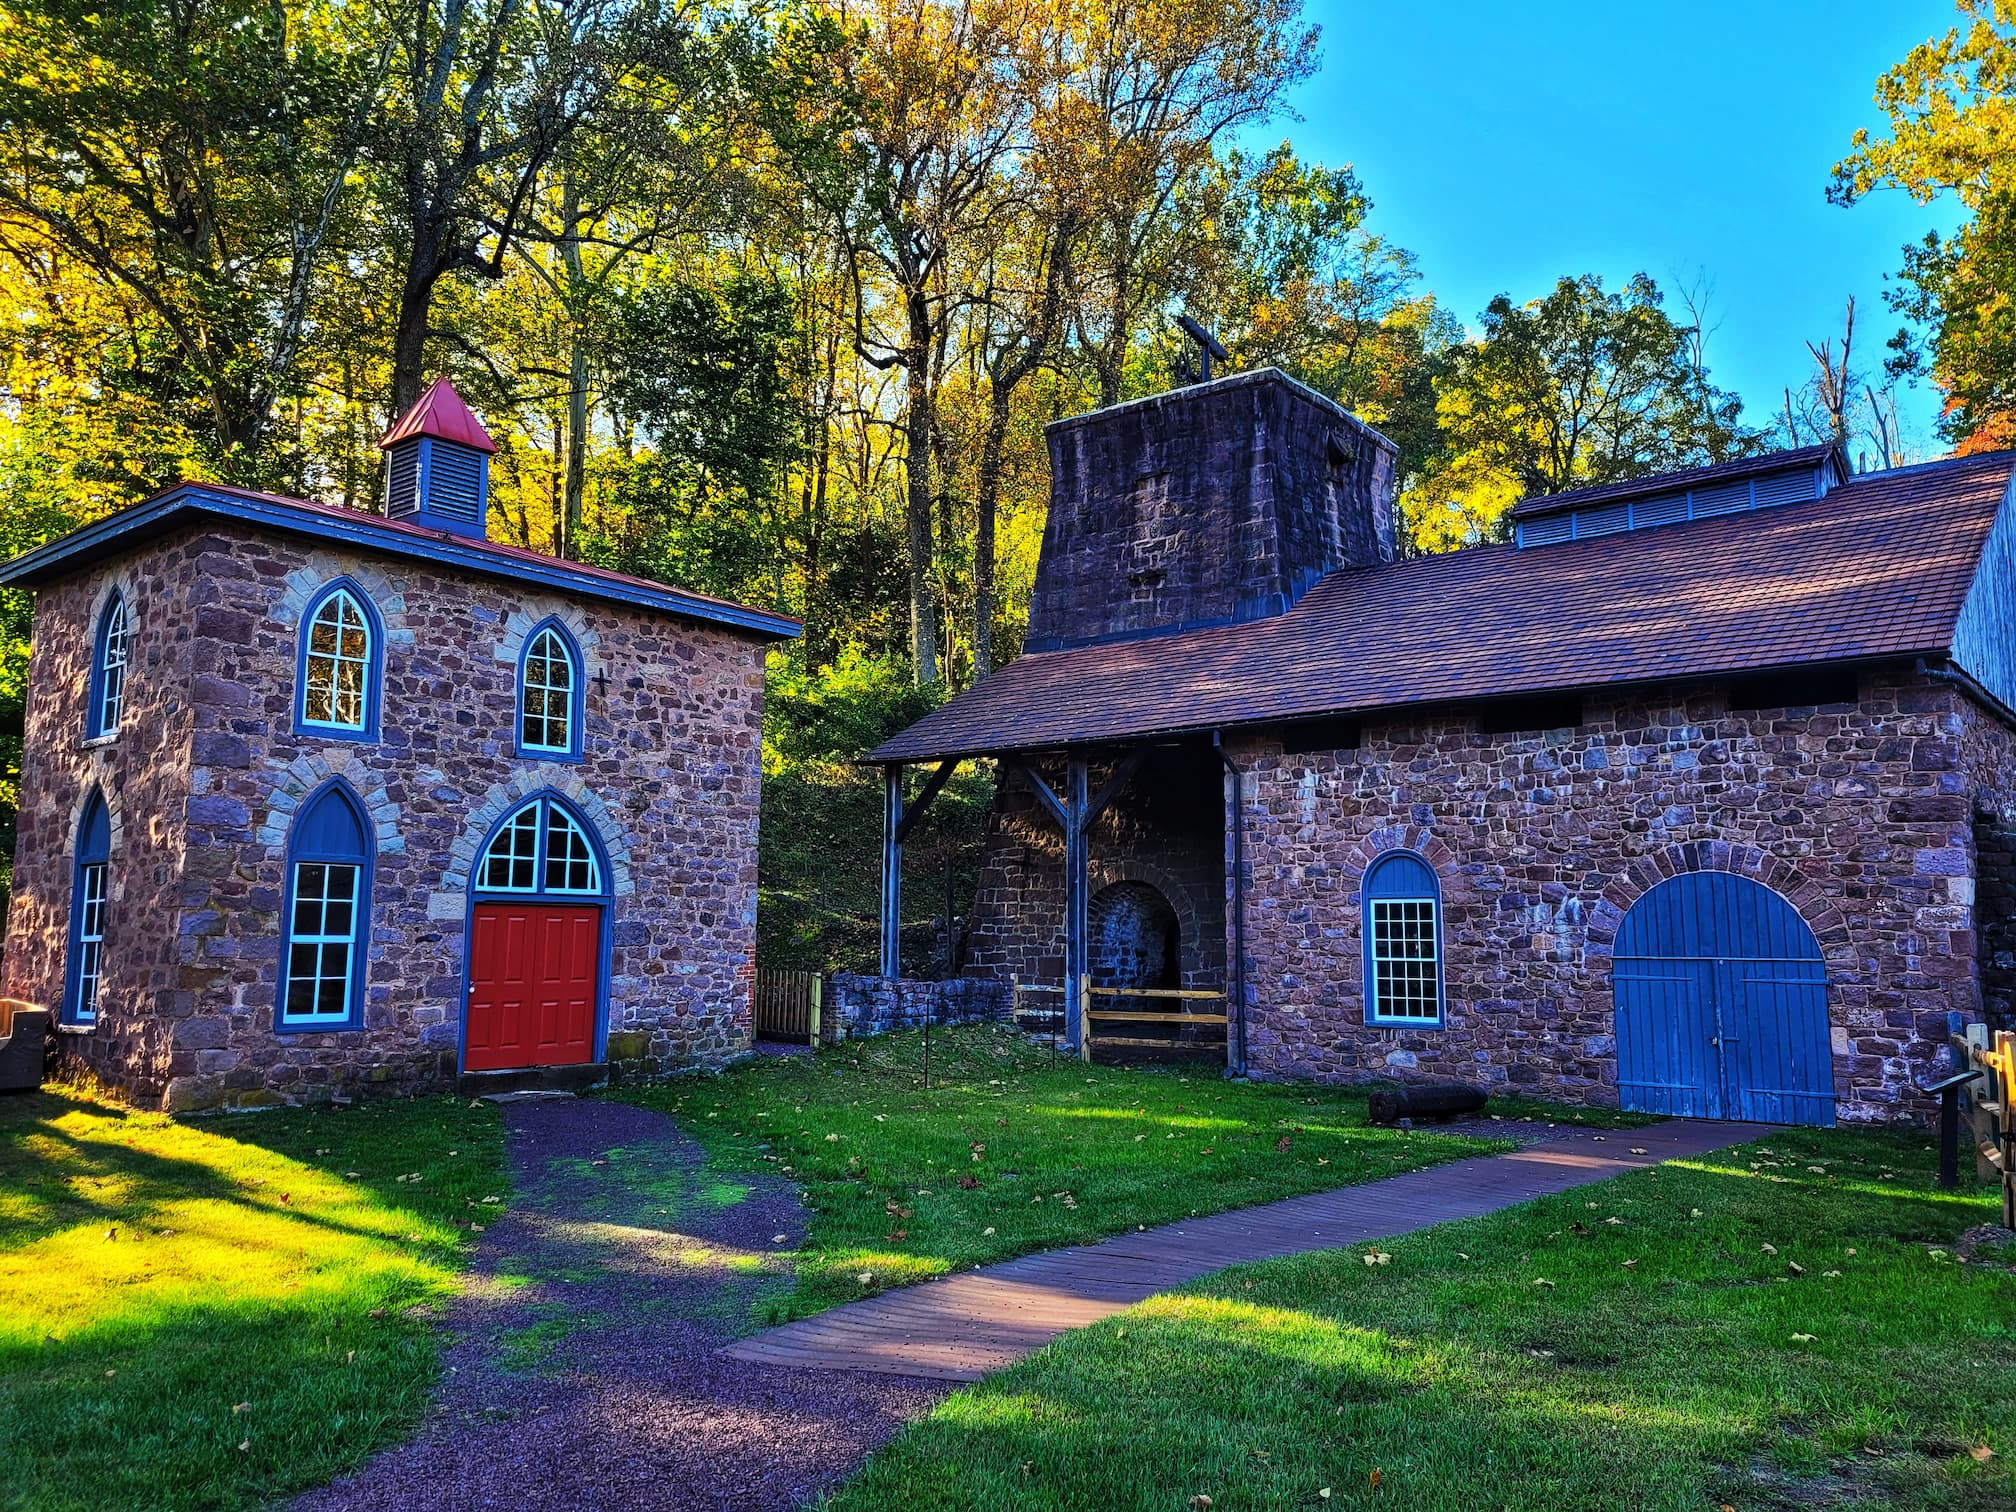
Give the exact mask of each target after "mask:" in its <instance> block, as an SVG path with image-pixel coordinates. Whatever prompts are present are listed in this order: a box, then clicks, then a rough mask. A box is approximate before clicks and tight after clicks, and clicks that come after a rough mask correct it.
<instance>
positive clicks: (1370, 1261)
mask: <svg viewBox="0 0 2016 1512" xmlns="http://www.w3.org/2000/svg"><path fill="white" fill-rule="evenodd" d="M1359 1258H1360V1259H1361V1260H1363V1261H1364V1262H1365V1263H1366V1264H1367V1265H1391V1264H1392V1263H1393V1257H1392V1256H1391V1255H1389V1254H1387V1253H1386V1251H1384V1250H1382V1249H1371V1250H1367V1251H1366V1252H1365V1253H1364V1254H1363V1255H1361V1256H1359Z"/></svg>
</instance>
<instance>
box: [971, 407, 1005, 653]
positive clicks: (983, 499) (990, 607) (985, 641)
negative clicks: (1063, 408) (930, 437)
mask: <svg viewBox="0 0 2016 1512" xmlns="http://www.w3.org/2000/svg"><path fill="white" fill-rule="evenodd" d="M1011 393H1012V390H1004V389H1003V387H1002V386H1001V382H1000V380H999V379H998V378H997V379H996V380H995V386H994V390H993V394H992V402H991V404H990V405H989V408H988V414H987V435H986V438H985V439H984V440H983V441H982V442H981V446H980V470H979V477H978V478H977V479H976V480H975V482H974V488H973V502H974V507H975V509H976V511H977V513H978V515H979V519H978V522H977V524H976V533H975V535H974V539H973V680H974V681H975V682H978V681H979V680H980V679H981V678H983V677H985V676H986V675H987V674H988V673H990V672H992V671H993V670H994V538H995V529H996V527H995V519H996V515H997V514H998V512H999V508H1000V499H1001V454H1002V452H1003V451H1004V450H1005V449H1006V446H1007V440H1008V400H1009V397H1010V394H1011Z"/></svg>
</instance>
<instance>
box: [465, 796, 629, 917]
mask: <svg viewBox="0 0 2016 1512" xmlns="http://www.w3.org/2000/svg"><path fill="white" fill-rule="evenodd" d="M528 819H529V821H530V822H529V823H527V822H525V821H527V820H528ZM556 828H557V829H558V830H559V831H560V832H561V833H562V834H564V835H566V836H568V837H570V840H569V843H568V844H567V846H566V854H565V855H562V856H556V855H555V854H554V852H553V836H554V831H555V829H556ZM528 838H529V840H530V841H531V848H530V850H529V851H528V850H526V849H525V847H524V844H523V842H524V841H525V840H527V839H528ZM507 842H508V844H507ZM500 846H502V847H504V848H503V849H500V848H499V847H500ZM492 861H499V862H502V863H504V865H505V867H506V870H507V876H515V875H516V874H517V873H518V869H519V867H520V865H521V863H524V862H527V861H529V862H530V867H529V870H530V875H531V882H530V883H529V884H526V885H522V886H521V885H518V884H517V883H516V882H513V881H507V882H504V883H499V882H496V881H494V880H493V877H494V873H493V872H492V871H491V869H490V868H491V863H492ZM556 863H557V864H558V865H559V866H560V867H561V868H562V871H561V877H562V880H563V884H564V883H569V882H571V881H572V878H573V876H574V875H575V874H576V870H577V868H580V867H582V866H583V865H585V866H586V867H587V873H588V885H587V886H585V887H576V886H571V885H561V886H557V887H556V886H554V885H553V867H554V865H555V864H556ZM473 886H474V888H475V890H476V891H477V892H479V893H511V894H515V895H519V896H524V897H530V896H533V895H535V894H550V895H552V896H555V897H571V898H599V897H601V896H602V895H603V884H602V858H601V857H600V856H599V855H597V854H596V851H595V842H594V840H593V839H592V838H591V837H590V836H589V834H588V827H587V826H586V825H584V824H582V823H581V822H580V821H579V820H577V819H576V818H575V817H574V815H573V814H572V813H570V812H568V810H566V809H565V808H562V807H560V806H559V805H557V804H555V803H553V802H552V801H551V800H549V799H545V798H534V799H533V800H532V801H531V802H529V803H525V804H521V805H520V806H519V807H518V808H516V809H514V810H513V811H512V813H511V816H510V817H509V818H508V819H506V820H505V821H504V822H503V823H502V824H501V825H499V826H498V827H497V832H496V833H495V834H494V835H492V836H491V837H490V843H489V844H488V845H486V846H485V847H484V848H483V854H482V855H481V856H479V857H478V858H477V861H476V871H475V880H474V883H473Z"/></svg>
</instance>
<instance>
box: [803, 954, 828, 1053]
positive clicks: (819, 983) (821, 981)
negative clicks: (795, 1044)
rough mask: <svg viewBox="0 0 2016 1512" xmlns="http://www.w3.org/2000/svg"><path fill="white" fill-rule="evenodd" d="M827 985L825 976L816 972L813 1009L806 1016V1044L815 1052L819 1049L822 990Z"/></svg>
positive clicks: (813, 980)
mask: <svg viewBox="0 0 2016 1512" xmlns="http://www.w3.org/2000/svg"><path fill="white" fill-rule="evenodd" d="M825 985H826V978H825V976H824V975H823V974H820V973H816V972H815V973H814V974H813V977H812V1008H811V1011H810V1012H809V1013H807V1015H806V1018H807V1020H808V1026H807V1028H806V1031H805V1043H806V1044H808V1045H810V1046H811V1047H812V1048H813V1049H814V1050H817V1049H818V1048H819V999H820V997H821V996H822V993H821V989H822V988H824V987H825Z"/></svg>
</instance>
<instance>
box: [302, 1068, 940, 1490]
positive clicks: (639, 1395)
mask: <svg viewBox="0 0 2016 1512" xmlns="http://www.w3.org/2000/svg"><path fill="white" fill-rule="evenodd" d="M504 1126H505V1133H506V1139H507V1150H508V1155H509V1159H510V1165H511V1175H512V1181H513V1184H514V1186H515V1187H516V1189H517V1196H516V1197H515V1198H514V1199H513V1205H512V1207H511V1209H510V1210H509V1211H508V1212H507V1213H506V1214H505V1215H504V1216H503V1217H501V1218H500V1219H499V1220H498V1221H497V1222H496V1223H494V1224H493V1225H491V1226H490V1228H489V1231H488V1232H487V1233H485V1234H484V1236H483V1238H482V1240H481V1241H480V1243H479V1245H478V1248H477V1252H476V1256H475V1259H474V1263H473V1265H472V1267H471V1276H470V1282H469V1286H468V1288H467V1290H466V1292H465V1294H464V1295H463V1296H462V1297H461V1298H460V1299H459V1300H458V1301H457V1302H456V1304H455V1305H454V1307H453V1309H452V1310H451V1315H450V1323H451V1326H452V1327H453V1329H454V1332H455V1342H454V1343H453V1344H452V1345H451V1346H450V1348H449V1350H448V1353H447V1359H446V1364H447V1375H446V1377H445V1380H444V1384H443V1386H442V1389H441V1393H440V1397H439V1399H438V1401H437V1404H436V1408H435V1412H434V1415H433V1416H432V1417H431V1418H430V1419H429V1420H428V1422H427V1424H426V1425H425V1426H424V1427H423V1429H422V1430H421V1432H420V1434H419V1435H418V1437H417V1438H415V1439H414V1440H413V1441H412V1442H410V1443H408V1444H405V1445H402V1446H401V1447H399V1448H396V1449H392V1450H388V1451H387V1452H386V1453H384V1454H382V1455H380V1456H378V1458H376V1459H375V1460H373V1461H372V1462H371V1463H370V1464H368V1465H367V1466H365V1467H364V1469H363V1470H361V1471H359V1472H358V1473H357V1474H356V1475H354V1476H351V1477H349V1478H347V1479H345V1480H340V1481H337V1482H336V1483H334V1484H333V1485H330V1486H327V1487H324V1488H323V1489H322V1490H320V1491H316V1492H313V1493H311V1494H310V1495H308V1496H307V1497H304V1498H303V1499H302V1500H301V1501H299V1502H298V1503H296V1506H297V1508H301V1509H320V1508H346V1509H347V1508H394V1507H397V1508H408V1507H410V1508H427V1509H430V1512H436V1509H440V1512H447V1509H456V1508H476V1507H510V1508H521V1507H539V1508H574V1507H579V1508H608V1507H622V1508H626V1509H640V1512H641V1509H647V1508H677V1509H682V1512H684V1509H703V1508H734V1509H736V1512H762V1509H767V1508H788V1507H797V1506H800V1505H802V1504H803V1503H804V1502H806V1501H808V1500H810V1499H811V1498H812V1497H814V1496H816V1495H818V1494H819V1493H820V1492H822V1491H824V1490H825V1489H827V1488H829V1487H831V1486H833V1485H835V1484H837V1483H838V1482H839V1481H840V1480H841V1479H843V1478H844V1477H845V1476H846V1475H847V1474H848V1472H849V1471H851V1470H852V1469H853V1468H854V1466H855V1465H856V1464H858V1463H859V1462H860V1460H861V1458H862V1457H863V1456H864V1455H866V1454H867V1453H868V1451H869V1450H871V1449H873V1448H875V1447H876V1446H877V1445H879V1444H880V1443H882V1442H883V1441H884V1440H885V1439H887V1438H888V1437H889V1436H890V1435H892V1434H893V1433H895V1432H896V1430H897V1429H898V1428H900V1427H901V1426H902V1425H903V1424H904V1423H905V1422H906V1421H908V1420H910V1419H911V1418H914V1417H917V1416H919V1415H921V1414H922V1413H924V1412H926V1411H928V1410H929V1409H930V1407H931V1406H932V1405H933V1404H934V1403H936V1402H937V1401H938V1400H939V1399H940V1398H941V1397H942V1396H943V1395H944V1394H945V1392H946V1391H947V1390H948V1389H949V1384H950V1383H947V1382H939V1381H922V1380H914V1379H911V1378H908V1377H903V1376H887V1375H866V1374H861V1373H857V1372H850V1371H837V1372H835V1371H805V1370H798V1369H789V1368H783V1369H780V1368H776V1367H772V1366H763V1365H752V1364H748V1363H745V1362H742V1361H736V1360H730V1359H727V1358H724V1357H723V1356H721V1355H719V1354H717V1353H716V1351H717V1350H718V1349H719V1348H720V1347H721V1346H722V1345H723V1344H724V1343H727V1342H728V1341H730V1340H731V1339H734V1338H737V1337H739V1336H741V1335H743V1334H747V1333H750V1332H753V1331H754V1327H753V1325H752V1324H751V1322H750V1321H749V1307H750V1303H751V1301H752V1299H753V1298H754V1297H755V1296H756V1294H757V1292H758V1290H759V1289H760V1288H762V1287H764V1286H766V1285H777V1284H780V1282H781V1280H782V1277H783V1269H782V1262H781V1261H779V1260H777V1259H776V1258H774V1256H775V1252H776V1251H779V1250H784V1249H790V1248H792V1247H794V1246H795V1245H797V1244H798V1242H799V1241H800V1239H801V1237H802V1236H803V1234H804V1214H803V1211H802V1209H801V1208H800V1206H799V1204H798V1200H797V1195H796V1192H795V1190H794V1189H793V1188H792V1187H791V1186H789V1185H788V1184H787V1183H785V1182H783V1181H780V1180H775V1179H758V1180H756V1181H754V1182H752V1183H751V1184H749V1185H747V1186H746V1187H745V1186H743V1185H740V1184H737V1185H733V1186H730V1185H726V1184H721V1183H716V1182H712V1181H711V1180H710V1178H708V1177H707V1175H706V1174H705V1169H704V1163H703V1161H702V1157H701V1152H700V1148H699V1146H698V1145H696V1144H695V1143H694V1142H693V1141H692V1140H691V1139H689V1138H687V1137H686V1136H685V1135H683V1134H681V1133H680V1132H679V1131H678V1130H677V1128H675V1127H674V1126H673V1124H672V1123H671V1121H670V1120H668V1119H666V1118H665V1117H663V1116H662V1115H660V1114H657V1113H652V1112H649V1111H647V1110H645V1109H642V1108H634V1107H630V1106H628V1105H626V1104H623V1103H615V1102H602V1101H577V1100H574V1099H572V1098H566V1099H557V1098H556V1099H550V1100H548V1099H542V1100H536V1101H524V1102H514V1103H506V1104H505V1106H504ZM779 1235H782V1236H783V1237H782V1239H781V1240H780V1239H778V1238H777V1236H779Z"/></svg>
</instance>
